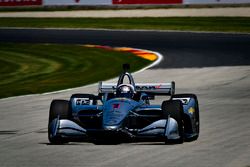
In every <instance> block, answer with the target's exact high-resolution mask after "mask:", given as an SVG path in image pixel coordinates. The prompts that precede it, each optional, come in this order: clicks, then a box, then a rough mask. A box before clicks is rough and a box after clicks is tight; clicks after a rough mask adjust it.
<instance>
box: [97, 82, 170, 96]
mask: <svg viewBox="0 0 250 167" xmlns="http://www.w3.org/2000/svg"><path fill="white" fill-rule="evenodd" d="M116 86H117V85H116V83H104V82H99V88H98V92H99V93H114V92H115V91H116ZM135 91H136V92H144V93H149V94H153V95H173V94H174V93H175V82H169V83H137V84H135Z"/></svg>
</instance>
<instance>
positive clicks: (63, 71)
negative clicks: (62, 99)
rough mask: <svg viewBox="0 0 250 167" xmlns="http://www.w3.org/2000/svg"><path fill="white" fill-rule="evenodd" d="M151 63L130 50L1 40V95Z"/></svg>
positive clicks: (62, 85)
mask: <svg viewBox="0 0 250 167" xmlns="http://www.w3.org/2000/svg"><path fill="white" fill-rule="evenodd" d="M123 63H130V64H131V71H136V70H139V69H141V68H142V67H144V66H146V65H148V64H150V63H151V62H150V61H148V60H145V59H142V58H140V57H137V56H134V55H133V54H131V53H124V52H117V51H112V50H104V49H98V48H87V47H83V46H81V45H59V44H16V43H0V87H1V89H0V98H4V97H10V96H17V95H25V94H34V93H43V92H49V91H56V90H62V89H66V88H72V87H78V86H83V85H86V84H90V83H94V82H97V81H100V80H106V79H109V78H112V77H115V76H117V75H118V74H120V72H121V64H123Z"/></svg>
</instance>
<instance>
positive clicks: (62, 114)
mask: <svg viewBox="0 0 250 167" xmlns="http://www.w3.org/2000/svg"><path fill="white" fill-rule="evenodd" d="M58 117H59V119H70V117H71V112H70V108H69V101H67V100H53V101H52V102H51V105H50V110H49V123H48V139H49V141H50V143H51V144H64V143H67V141H65V140H64V139H63V138H61V137H60V136H53V135H52V127H51V123H52V121H53V120H54V119H56V118H58Z"/></svg>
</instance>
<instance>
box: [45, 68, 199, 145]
mask: <svg viewBox="0 0 250 167" xmlns="http://www.w3.org/2000/svg"><path fill="white" fill-rule="evenodd" d="M123 69H124V70H123V72H122V74H121V75H120V76H119V79H118V82H117V83H104V82H100V83H99V88H98V92H99V94H98V95H94V94H73V95H72V96H71V97H70V99H69V100H53V101H52V102H51V105H50V111H49V123H48V138H49V141H50V143H51V144H64V143H68V142H83V141H85V142H93V143H95V144H100V143H121V142H137V141H159V142H160V141H162V142H165V143H166V144H169V143H171V144H172V143H176V144H180V143H183V142H184V141H194V140H196V139H198V137H199V127H200V122H199V106H198V99H197V96H196V95H195V94H175V83H174V82H169V83H135V82H134V79H133V77H132V75H131V74H130V73H129V72H128V71H129V65H127V64H126V65H124V66H123ZM156 96H162V97H161V98H163V99H164V100H163V101H162V102H161V104H151V103H152V102H153V100H154V99H155V97H156Z"/></svg>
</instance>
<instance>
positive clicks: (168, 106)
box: [161, 100, 184, 144]
mask: <svg viewBox="0 0 250 167" xmlns="http://www.w3.org/2000/svg"><path fill="white" fill-rule="evenodd" d="M161 108H162V111H163V118H164V119H167V118H168V116H170V117H172V118H174V119H175V120H176V121H177V123H178V131H179V135H180V138H179V139H177V140H170V139H167V138H166V141H165V143H166V144H182V143H183V141H184V134H183V133H184V132H183V130H184V129H183V114H184V113H183V106H182V103H181V101H179V100H167V101H163V103H162V106H161Z"/></svg>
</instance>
